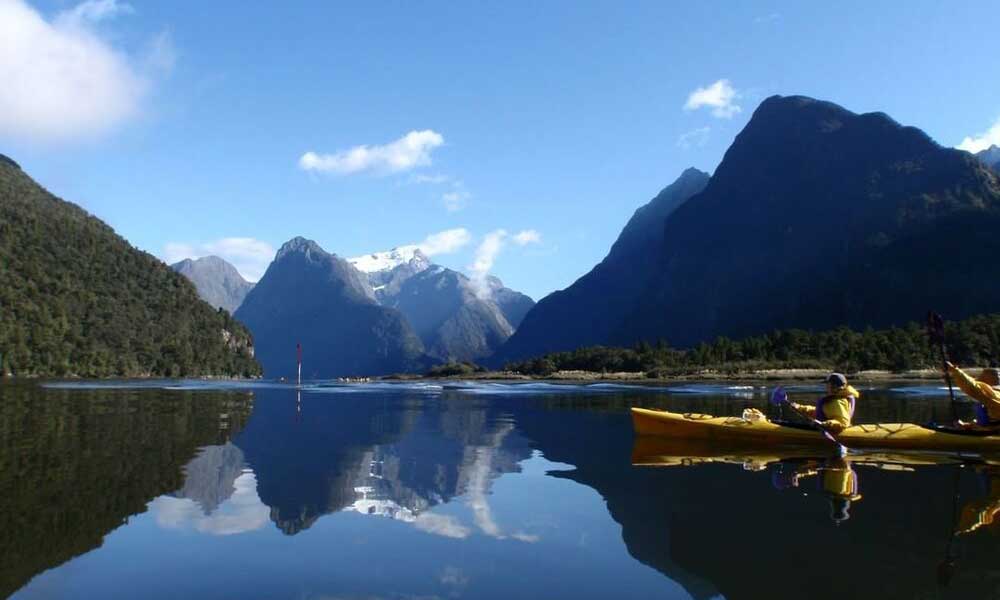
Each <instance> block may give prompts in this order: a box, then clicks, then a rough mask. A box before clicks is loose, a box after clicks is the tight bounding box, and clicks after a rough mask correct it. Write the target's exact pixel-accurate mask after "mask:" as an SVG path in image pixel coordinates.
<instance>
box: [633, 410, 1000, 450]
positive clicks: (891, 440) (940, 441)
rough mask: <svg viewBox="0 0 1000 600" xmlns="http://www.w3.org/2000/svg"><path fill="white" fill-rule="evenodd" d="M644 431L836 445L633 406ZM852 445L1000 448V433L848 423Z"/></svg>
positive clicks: (781, 430)
mask: <svg viewBox="0 0 1000 600" xmlns="http://www.w3.org/2000/svg"><path fill="white" fill-rule="evenodd" d="M632 424H633V426H634V428H635V432H636V434H638V435H652V436H664V437H670V438H677V439H687V440H703V441H710V442H715V443H720V444H732V443H738V444H762V445H776V446H807V447H828V448H832V447H833V443H832V442H830V441H829V440H828V439H826V437H825V436H823V435H822V434H821V433H820V432H819V431H817V430H815V429H809V428H799V427H793V426H789V425H783V424H778V423H773V422H771V421H766V420H762V421H754V422H751V421H745V420H743V419H741V418H740V417H714V416H712V415H704V414H697V413H674V412H669V411H663V410H648V409H644V408H633V409H632ZM836 437H837V440H839V441H840V443H841V444H843V445H845V446H847V447H848V448H870V449H882V448H889V449H900V450H932V451H943V452H984V451H993V452H995V451H1000V435H982V434H973V433H950V432H944V431H939V430H935V429H931V428H929V427H924V426H921V425H915V424H913V423H873V424H866V425H854V426H852V427H848V428H847V429H845V430H844V431H842V432H841V433H840V434H838V435H837V436H836Z"/></svg>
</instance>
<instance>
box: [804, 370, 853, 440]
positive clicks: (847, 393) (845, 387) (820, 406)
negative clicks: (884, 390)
mask: <svg viewBox="0 0 1000 600" xmlns="http://www.w3.org/2000/svg"><path fill="white" fill-rule="evenodd" d="M860 397H861V392H859V391H858V390H856V389H854V387H853V386H851V385H850V384H848V383H847V377H844V376H843V375H841V374H840V373H831V374H830V375H829V376H828V377H827V378H826V395H825V396H823V397H822V398H820V399H819V400H818V401H817V402H816V405H815V406H809V405H806V404H798V403H795V402H793V403H792V406H793V407H794V408H795V410H797V411H799V412H801V413H802V414H804V415H806V416H808V417H809V418H811V419H815V420H817V421H819V424H820V425H822V426H823V428H824V429H826V430H828V431H829V432H830V433H834V434H836V433H840V432H841V431H843V430H844V429H846V428H848V427H850V426H851V419H853V418H854V404H855V402H857V400H858V398H860Z"/></svg>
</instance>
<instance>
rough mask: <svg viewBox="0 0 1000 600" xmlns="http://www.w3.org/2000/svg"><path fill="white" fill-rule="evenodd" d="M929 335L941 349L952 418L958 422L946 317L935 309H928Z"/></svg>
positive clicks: (933, 342)
mask: <svg viewBox="0 0 1000 600" xmlns="http://www.w3.org/2000/svg"><path fill="white" fill-rule="evenodd" d="M927 337H928V338H930V340H931V343H932V344H935V345H937V347H938V349H939V350H940V351H941V368H942V369H943V370H944V379H945V381H947V382H948V395H949V396H950V397H951V420H952V422H954V423H958V407H957V405H956V403H955V389H954V387H953V386H952V385H951V373H950V372H949V371H948V352H947V351H946V350H945V347H944V319H942V318H941V315H939V314H937V313H936V312H934V311H927Z"/></svg>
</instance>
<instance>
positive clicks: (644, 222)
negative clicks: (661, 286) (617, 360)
mask: <svg viewBox="0 0 1000 600" xmlns="http://www.w3.org/2000/svg"><path fill="white" fill-rule="evenodd" d="M708 180H709V175H708V174H707V173H704V172H702V171H699V170H698V169H695V168H688V169H685V170H684V171H683V172H682V173H681V175H680V176H679V177H678V178H677V179H676V180H675V181H674V182H673V183H671V184H670V185H668V186H667V187H665V188H664V189H663V190H661V191H660V192H659V193H658V194H657V195H656V196H655V197H653V199H652V200H650V201H649V202H647V203H646V204H644V205H642V206H640V207H639V208H637V209H636V210H635V212H634V213H633V214H632V216H631V217H630V218H629V220H628V222H627V223H626V224H625V226H624V227H623V228H622V231H621V233H620V234H619V236H618V238H617V239H616V240H615V242H614V244H613V245H612V246H611V249H610V250H609V251H608V254H607V256H605V258H604V259H603V260H602V261H601V262H600V263H598V264H597V265H595V266H594V267H593V268H592V269H591V270H590V271H589V272H587V273H586V274H584V275H583V276H581V277H580V278H579V279H577V280H576V281H575V282H574V283H573V284H572V285H570V286H569V287H567V288H566V289H564V290H560V291H556V292H553V293H552V294H549V295H548V296H546V297H545V298H543V299H542V300H540V301H539V302H538V303H537V304H536V305H535V306H534V308H532V309H531V310H530V311H528V312H527V314H526V315H525V317H524V320H523V323H522V325H521V326H520V327H519V328H518V329H517V331H515V332H514V334H513V335H512V336H511V338H510V339H509V340H508V341H507V342H506V343H505V344H504V345H503V346H502V347H501V348H500V350H499V351H498V352H497V354H496V355H495V356H493V357H491V359H490V364H492V365H494V366H501V365H502V364H503V363H504V362H505V361H509V360H517V359H521V358H527V357H529V356H537V355H541V354H545V353H547V352H558V351H564V350H573V349H576V348H578V347H581V346H589V345H597V344H602V343H607V340H608V339H609V338H610V336H611V334H612V332H613V331H614V330H615V329H616V328H617V327H618V326H619V325H620V323H621V319H622V318H623V313H624V311H625V310H626V309H627V308H628V307H631V306H632V305H633V304H634V303H635V302H636V301H637V296H638V294H640V293H641V292H642V290H643V289H644V288H645V281H646V279H647V278H648V277H650V276H651V275H652V271H651V270H652V269H653V268H655V260H656V257H657V254H658V252H659V248H660V245H661V244H662V241H663V221H664V220H665V219H666V218H667V217H668V216H669V215H670V214H671V213H672V212H673V211H674V210H676V209H677V207H679V206H681V205H682V204H683V203H684V202H686V201H688V200H689V199H690V198H691V197H692V196H694V195H696V194H697V193H699V192H700V191H701V190H702V189H704V187H705V185H706V184H707V182H708ZM584 324H586V325H584Z"/></svg>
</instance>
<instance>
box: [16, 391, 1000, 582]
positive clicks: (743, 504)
mask: <svg viewBox="0 0 1000 600" xmlns="http://www.w3.org/2000/svg"><path fill="white" fill-rule="evenodd" d="M170 386H171V387H174V388H179V389H172V390H165V389H160V388H157V387H156V386H149V385H143V386H141V389H136V388H134V387H130V386H129V385H128V384H122V385H108V386H90V385H88V386H87V388H88V389H76V388H74V386H71V385H70V386H60V387H57V388H42V387H38V386H35V385H23V384H18V385H10V384H2V385H0V467H2V469H0V492H2V495H0V530H2V531H3V532H4V535H3V542H2V546H0V550H2V552H0V594H2V595H4V596H6V595H9V594H15V597H17V598H40V597H45V598H52V597H55V598H62V597H67V598H90V597H118V598H131V597H136V596H142V597H151V598H154V597H163V598H173V597H208V598H230V597H240V598H275V597H296V598H320V597H324V598H329V597H337V598H370V597H379V598H404V597H406V598H412V597H421V598H432V597H438V598H449V597H468V598H506V597H512V596H516V597H536V598H550V597H570V596H572V597H593V598H597V597H600V598H605V597H611V596H613V597H625V598H648V597H666V598H688V597H691V598H698V599H709V598H717V597H724V598H730V599H739V598H765V597H766V598H799V597H804V596H807V597H813V598H844V597H859V598H865V597H879V598H885V597H891V598H952V597H954V598H968V597H976V598H989V597H998V596H997V594H998V590H1000V571H998V570H996V569H994V567H992V560H991V559H992V557H993V556H995V553H996V551H997V549H998V541H997V539H996V536H995V532H996V531H997V530H998V528H1000V525H995V524H994V520H993V515H994V514H998V519H997V523H998V524H1000V471H998V470H997V467H996V466H995V465H994V464H993V462H994V461H992V460H991V459H990V458H989V457H964V458H962V459H961V460H960V459H958V458H956V457H949V456H941V455H923V456H921V455H913V454H892V455H889V454H878V453H867V454H861V455H851V456H849V457H848V458H847V459H845V460H844V461H842V462H836V463H835V462H832V461H831V460H830V458H829V457H823V456H814V455H811V454H810V452H814V451H806V452H802V451H799V452H791V453H789V452H763V453H762V452H761V451H760V450H759V449H747V448H721V447H718V446H714V447H705V446H700V447H699V446H696V445H692V444H690V443H677V442H670V441H664V440H656V439H648V438H639V439H635V438H634V437H633V435H632V431H631V424H630V422H629V418H628V412H627V407H628V406H629V405H635V404H639V405H644V406H659V407H670V408H672V409H675V410H697V411H701V412H711V413H715V414H738V413H739V411H740V410H742V408H743V407H745V406H748V405H753V406H758V407H761V408H766V407H765V398H766V395H765V391H764V390H761V389H757V388H753V387H749V388H748V387H733V388H732V389H727V388H728V387H729V386H697V385H695V386H683V387H678V389H676V390H675V391H674V390H648V389H645V390H633V389H629V388H619V387H613V386H611V387H600V388H583V389H574V388H560V389H557V390H552V389H548V388H546V387H535V388H529V387H525V386H521V387H516V388H510V387H509V386H508V387H507V388H505V386H502V385H500V386H497V385H490V386H476V385H464V384H462V385H454V386H449V388H450V389H443V388H442V387H441V386H422V387H415V386H413V387H407V386H399V387H393V386H384V385H383V386H380V387H377V388H373V387H367V388H366V387H351V388H343V390H341V389H338V388H337V387H336V386H324V387H314V388H309V387H307V388H306V389H305V390H303V391H302V392H301V393H299V394H297V393H296V391H295V390H294V389H292V388H289V387H281V386H274V385H267V384H264V385H249V386H240V385H233V384H228V383H227V384H221V385H219V386H213V385H212V384H205V383H204V382H199V383H192V384H190V385H188V384H174V383H172V384H170ZM550 387H551V386H550ZM192 388H193V389H192ZM217 388H219V389H217ZM505 389H509V390H510V392H511V393H504V390H505ZM341 391H343V392H346V393H340V392H341ZM798 391H799V393H802V394H806V393H807V392H808V390H798ZM356 392H365V393H356ZM865 400H866V403H865V404H864V405H863V406H861V407H860V408H859V410H860V413H861V414H860V417H861V418H862V419H865V420H870V421H875V420H882V421H886V420H891V421H900V420H921V419H925V418H929V417H930V416H931V415H932V414H933V413H934V412H936V411H937V412H940V411H941V410H944V408H942V402H943V400H942V398H941V397H940V396H939V395H935V394H933V393H923V392H920V391H919V390H917V391H914V389H912V388H906V389H903V390H901V391H890V390H885V391H878V390H868V391H867V392H866V394H865ZM942 414H944V413H942ZM956 491H958V492H959V501H958V503H957V504H956V502H955V493H956ZM837 507H840V508H842V509H844V510H843V511H842V512H837V511H836V510H834V509H836V508H837ZM833 514H836V515H837V516H838V517H839V518H837V519H831V515H833ZM824 556H832V557H834V563H835V564H838V563H840V564H843V567H842V569H843V571H842V572H843V576H840V575H839V571H838V573H837V574H832V573H822V572H819V571H818V565H820V564H821V562H822V560H823V557H824ZM650 567H652V568H650ZM945 579H947V585H943V583H944V580H945ZM15 592H16V593H15Z"/></svg>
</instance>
